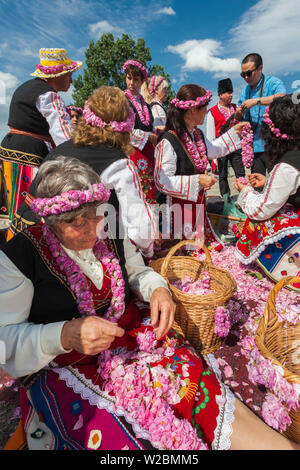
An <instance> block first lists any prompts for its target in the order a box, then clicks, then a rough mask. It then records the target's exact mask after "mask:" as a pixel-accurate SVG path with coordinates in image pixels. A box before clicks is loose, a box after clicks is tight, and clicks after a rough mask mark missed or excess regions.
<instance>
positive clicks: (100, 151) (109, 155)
mask: <svg viewBox="0 0 300 470" xmlns="http://www.w3.org/2000/svg"><path fill="white" fill-rule="evenodd" d="M60 155H62V156H64V157H73V158H77V159H78V160H80V161H81V162H83V163H85V164H87V165H89V166H91V167H92V168H93V170H94V171H96V173H98V174H101V173H102V172H103V171H104V170H105V169H106V168H107V167H108V166H109V165H111V164H112V163H114V162H116V161H117V160H120V159H122V158H127V155H126V154H125V153H123V152H122V151H121V150H119V149H118V148H115V147H108V146H106V145H103V144H99V145H97V146H92V145H86V146H83V145H75V144H74V143H73V142H72V140H67V141H66V142H63V143H62V144H60V145H58V146H57V147H56V148H55V149H54V150H52V151H51V152H50V153H49V154H48V155H47V157H46V158H45V159H44V162H46V161H48V160H55V159H56V158H57V157H58V156H60ZM35 191H36V187H35V180H33V181H32V183H31V185H30V188H29V193H30V194H31V195H32V196H33V197H35V194H36V193H35ZM109 203H110V204H113V205H114V207H115V208H116V210H117V211H118V210H119V202H118V199H117V197H116V194H115V191H111V197H110V200H109ZM38 220H39V218H38V216H37V215H36V214H35V213H34V212H33V211H32V210H31V209H30V208H29V207H28V205H27V204H26V203H25V202H23V203H22V204H21V206H20V207H19V208H18V210H17V213H16V214H15V216H14V218H13V221H12V229H13V231H14V232H15V233H16V232H20V231H21V230H23V229H24V227H26V226H29V225H32V224H33V223H36V222H38Z"/></svg>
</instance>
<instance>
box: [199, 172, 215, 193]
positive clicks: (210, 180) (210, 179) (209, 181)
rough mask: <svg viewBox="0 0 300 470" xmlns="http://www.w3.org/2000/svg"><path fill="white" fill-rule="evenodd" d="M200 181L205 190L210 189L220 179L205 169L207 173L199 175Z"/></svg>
mask: <svg viewBox="0 0 300 470" xmlns="http://www.w3.org/2000/svg"><path fill="white" fill-rule="evenodd" d="M198 181H199V184H200V185H201V186H203V188H204V189H205V190H207V189H210V188H211V187H212V186H213V185H214V184H215V183H216V182H217V181H218V180H217V178H215V177H214V176H210V175H208V174H207V171H206V170H205V173H204V174H203V175H199V176H198Z"/></svg>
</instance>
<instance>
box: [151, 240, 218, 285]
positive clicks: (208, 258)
mask: <svg viewBox="0 0 300 470" xmlns="http://www.w3.org/2000/svg"><path fill="white" fill-rule="evenodd" d="M184 245H196V246H198V247H200V248H202V249H203V251H204V253H205V255H206V261H207V263H208V264H213V263H212V259H211V255H210V252H209V250H208V248H207V247H206V246H205V245H204V244H203V243H202V242H200V241H198V240H182V241H181V242H179V243H177V244H176V245H175V246H173V247H172V248H171V249H170V251H169V253H168V254H167V256H166V257H165V259H164V261H163V263H162V266H161V269H160V274H161V275H162V276H163V277H166V274H167V269H168V266H169V262H170V260H171V258H172V256H173V255H174V254H175V253H176V251H177V250H179V248H181V247H182V246H184Z"/></svg>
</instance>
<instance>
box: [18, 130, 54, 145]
mask: <svg viewBox="0 0 300 470" xmlns="http://www.w3.org/2000/svg"><path fill="white" fill-rule="evenodd" d="M9 132H10V134H20V135H28V136H29V137H33V138H34V139H38V140H43V141H44V142H50V144H51V145H52V147H53V148H55V147H56V145H55V143H54V141H53V139H52V137H51V136H50V135H41V134H34V133H33V132H26V131H20V130H19V129H15V128H14V127H10V128H9Z"/></svg>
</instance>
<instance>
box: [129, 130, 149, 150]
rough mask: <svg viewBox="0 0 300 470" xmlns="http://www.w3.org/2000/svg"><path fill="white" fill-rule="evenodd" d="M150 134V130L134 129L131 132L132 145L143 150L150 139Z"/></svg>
mask: <svg viewBox="0 0 300 470" xmlns="http://www.w3.org/2000/svg"><path fill="white" fill-rule="evenodd" d="M148 136H149V133H148V132H144V131H142V130H141V129H133V130H132V131H131V133H130V142H131V145H132V146H133V147H136V148H137V149H138V150H143V148H144V147H145V145H146V143H147V141H148Z"/></svg>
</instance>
